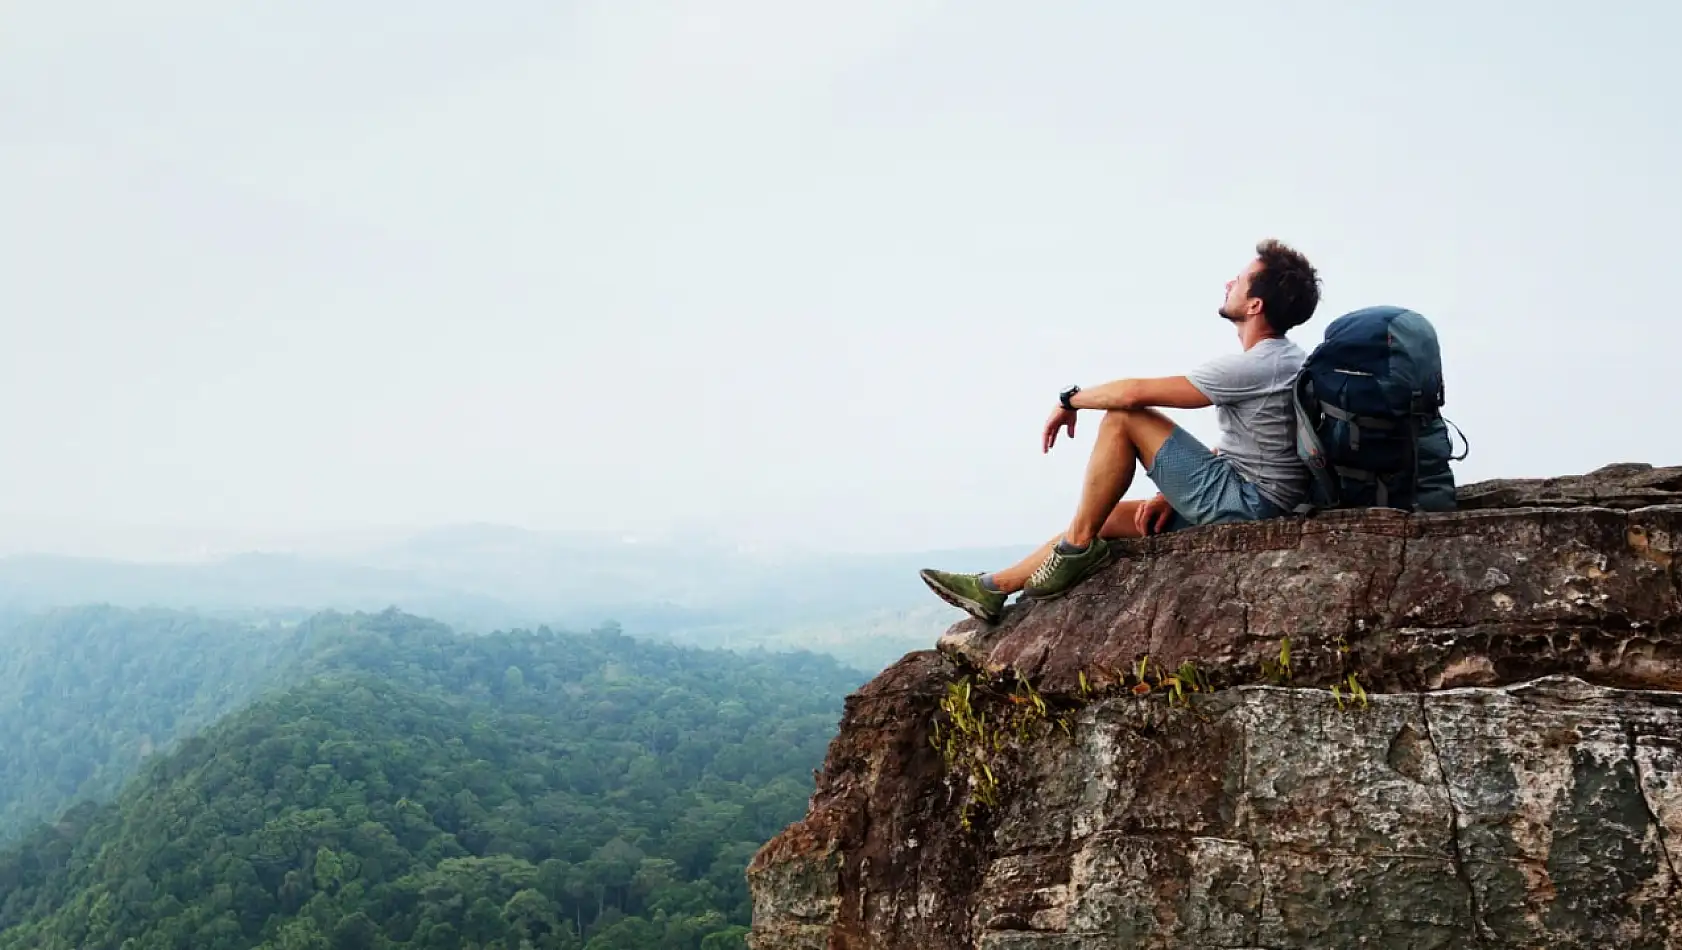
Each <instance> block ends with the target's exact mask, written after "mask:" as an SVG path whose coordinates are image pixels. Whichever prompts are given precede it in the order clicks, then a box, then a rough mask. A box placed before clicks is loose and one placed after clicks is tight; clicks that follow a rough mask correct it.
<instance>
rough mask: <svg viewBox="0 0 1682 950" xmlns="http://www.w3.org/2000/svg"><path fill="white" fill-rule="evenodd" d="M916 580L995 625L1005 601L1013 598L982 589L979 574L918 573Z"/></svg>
mask: <svg viewBox="0 0 1682 950" xmlns="http://www.w3.org/2000/svg"><path fill="white" fill-rule="evenodd" d="M917 576H918V577H921V578H922V579H923V583H925V584H927V585H929V589H930V590H932V591H934V592H935V593H936V594H939V595H940V599H941V600H944V601H946V602H947V603H949V604H951V605H952V606H954V607H958V608H961V609H963V610H966V611H968V612H969V614H970V616H972V617H974V618H976V619H977V620H981V621H984V622H986V623H994V622H996V621H997V620H998V619H999V617H1000V616H1002V615H1003V614H1004V609H1005V600H1006V599H1007V598H1009V597H1010V595H1009V594H1006V593H1004V592H1003V591H997V590H988V589H987V588H986V587H985V586H984V585H982V583H981V575H980V574H948V573H947V572H945V571H931V570H926V569H925V570H921V571H918V572H917Z"/></svg>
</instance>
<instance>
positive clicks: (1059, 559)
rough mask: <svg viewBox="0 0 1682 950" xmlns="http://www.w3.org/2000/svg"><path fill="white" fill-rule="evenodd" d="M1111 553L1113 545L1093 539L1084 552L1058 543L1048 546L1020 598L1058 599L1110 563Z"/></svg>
mask: <svg viewBox="0 0 1682 950" xmlns="http://www.w3.org/2000/svg"><path fill="white" fill-rule="evenodd" d="M1114 553H1115V547H1114V545H1112V544H1111V543H1110V542H1108V541H1105V540H1104V539H1103V538H1093V539H1092V543H1091V544H1088V545H1087V546H1086V547H1084V548H1074V547H1070V546H1069V543H1068V542H1067V541H1059V542H1057V543H1056V544H1054V545H1052V546H1051V553H1050V554H1048V555H1046V558H1045V560H1044V561H1043V562H1041V563H1040V566H1039V567H1038V568H1037V569H1035V571H1034V573H1033V576H1032V577H1029V578H1028V586H1027V587H1026V588H1024V589H1023V591H1022V596H1024V597H1028V598H1031V599H1033V600H1050V599H1052V598H1054V597H1061V596H1062V595H1064V594H1066V593H1068V592H1069V589H1070V588H1072V587H1074V586H1075V585H1076V584H1079V583H1080V582H1081V581H1083V580H1086V579H1087V578H1088V577H1091V576H1092V573H1093V572H1094V571H1096V570H1098V569H1099V568H1100V567H1103V566H1104V565H1105V564H1108V563H1110V556H1111V555H1112V554H1114Z"/></svg>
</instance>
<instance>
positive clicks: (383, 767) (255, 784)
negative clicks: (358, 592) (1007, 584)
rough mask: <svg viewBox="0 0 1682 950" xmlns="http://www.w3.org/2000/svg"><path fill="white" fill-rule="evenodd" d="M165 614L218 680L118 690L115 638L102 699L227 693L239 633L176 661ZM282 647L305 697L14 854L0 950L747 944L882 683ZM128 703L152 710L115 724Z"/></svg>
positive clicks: (308, 639)
mask: <svg viewBox="0 0 1682 950" xmlns="http://www.w3.org/2000/svg"><path fill="white" fill-rule="evenodd" d="M89 616H90V617H91V618H93V619H97V617H98V615H97V614H91V615H89ZM119 616H120V615H118V614H113V615H108V616H107V617H106V619H107V620H108V621H113V622H114V620H115V618H117V617H119ZM149 616H151V617H152V618H153V620H152V623H151V625H150V626H144V627H143V628H142V629H141V630H139V631H137V632H136V633H135V634H134V635H133V637H132V639H133V640H134V641H135V643H136V644H145V643H152V644H154V645H162V646H164V648H165V651H166V652H167V655H168V659H169V660H171V661H172V662H173V664H174V665H178V666H181V667H193V666H200V667H203V668H204V670H203V671H204V673H205V674H206V675H203V676H200V677H198V678H197V679H196V680H195V678H194V676H193V675H192V674H191V673H189V672H180V673H179V674H178V675H177V676H176V677H175V679H170V678H169V677H167V676H166V677H164V678H162V679H160V678H157V677H158V676H160V675H161V674H160V670H161V667H162V666H163V665H167V664H163V663H162V661H159V662H158V663H155V664H152V665H148V664H147V663H142V662H140V661H139V660H138V659H137V657H135V656H134V651H131V650H126V649H120V650H114V651H112V654H111V655H112V657H113V659H112V660H111V661H110V663H109V664H108V666H109V669H106V668H104V667H102V665H101V663H102V661H101V657H99V656H97V655H95V653H94V652H90V651H92V650H94V647H93V646H92V644H96V643H99V642H107V641H109V640H110V639H112V636H111V635H103V636H94V635H93V634H92V633H91V631H90V633H89V635H87V636H84V637H83V638H82V639H81V640H79V641H76V642H78V643H81V644H83V646H81V647H72V649H78V650H80V651H81V652H80V653H79V654H78V659H77V660H76V662H75V663H74V664H72V665H73V666H75V667H76V668H85V669H89V670H91V671H93V672H90V673H89V674H88V676H89V679H90V685H89V687H88V694H89V695H94V692H93V691H94V689H95V687H94V686H93V685H91V684H92V683H94V682H97V683H100V684H102V685H100V686H99V687H98V689H100V690H103V691H106V692H114V693H122V692H124V691H125V687H124V682H125V681H124V680H123V679H122V671H136V672H139V673H140V674H142V678H141V679H140V680H138V681H135V682H131V683H127V692H129V693H147V692H148V691H149V690H157V691H159V692H160V693H161V694H162V695H165V696H177V697H182V698H183V699H190V698H191V697H193V696H200V695H202V693H203V690H204V689H206V688H207V687H205V686H204V685H203V684H205V683H208V682H211V681H214V680H215V679H217V678H218V677H217V676H216V675H215V674H217V673H219V672H222V671H221V670H220V669H219V667H220V666H221V664H223V663H225V662H226V661H227V655H226V654H224V653H217V652H215V651H214V648H213V647H212V643H211V641H214V640H215V639H216V637H217V636H218V635H217V634H212V633H210V632H209V631H208V630H207V631H206V632H205V634H204V636H202V637H201V636H199V635H198V634H197V633H194V634H191V635H188V636H185V637H184V638H182V639H179V640H171V639H170V632H169V630H167V629H163V627H162V625H164V624H165V620H164V619H163V618H162V617H161V615H149ZM84 620H87V618H84ZM68 622H69V621H68V620H67V619H65V618H61V622H60V625H61V626H62V625H63V624H64V623H68ZM219 635H220V636H223V637H227V638H228V640H227V643H228V644H231V645H234V646H242V647H252V648H254V647H255V645H256V644H257V643H258V642H259V641H260V637H259V636H258V634H256V633H254V632H250V631H248V632H246V633H245V634H235V633H231V632H229V631H226V630H224V631H221V633H220V634H219ZM241 637H243V639H241ZM119 638H120V637H119ZM42 642H57V643H59V644H60V645H64V644H66V643H68V642H69V641H68V640H66V639H65V635H64V633H63V631H62V630H60V631H59V633H58V634H56V635H54V636H47V637H46V641H42ZM189 644H197V645H198V646H200V647H204V648H207V649H210V650H211V652H208V653H206V654H204V655H203V656H202V657H200V658H197V659H195V658H194V657H193V656H191V655H190V654H189V653H188V652H186V651H187V650H188V649H189V646H188V645H189ZM264 649H267V650H269V651H270V654H269V663H270V664H271V665H270V667H269V668H270V669H271V670H284V671H285V673H284V675H283V678H286V677H298V679H297V681H296V682H295V683H294V684H293V685H291V686H281V685H274V686H271V688H270V690H269V691H268V692H266V693H264V694H263V695H264V696H265V697H266V698H262V699H260V700H259V701H257V702H256V703H255V705H250V706H248V707H246V708H244V709H242V710H240V711H238V712H235V713H233V714H232V715H231V716H229V717H228V718H226V719H225V720H223V721H221V722H220V723H218V724H216V725H214V726H213V727H211V728H210V729H209V730H208V731H206V732H204V733H203V734H201V735H197V736H194V737H191V738H188V739H185V740H184V741H183V742H182V743H181V744H180V746H179V748H177V749H176V750H174V751H172V752H170V753H168V754H166V755H163V756H161V757H157V758H154V759H152V760H151V761H150V762H148V763H147V764H146V766H145V767H144V768H143V769H142V770H141V773H140V775H139V776H138V777H137V778H136V779H134V780H133V781H132V783H130V784H129V785H128V786H127V787H126V788H125V789H124V791H123V792H122V794H121V795H120V796H119V797H118V798H117V800H116V801H115V802H113V803H111V804H109V805H104V806H99V805H84V806H78V807H77V808H75V809H72V810H71V811H70V812H69V813H67V814H66V815H65V816H63V818H62V819H60V820H59V821H58V822H57V823H56V824H54V825H52V826H44V827H41V828H39V829H38V830H36V831H35V832H33V833H32V834H30V835H29V836H28V837H27V838H26V839H25V840H23V841H22V842H20V843H19V844H18V845H17V846H16V847H14V848H13V849H11V850H9V851H3V852H0V950H23V948H29V950H59V948H64V950H69V948H78V950H80V948H102V950H123V948H130V950H158V948H183V950H185V948H194V950H245V948H252V947H260V948H263V950H299V948H312V950H322V948H375V947H378V948H386V950H399V948H409V947H416V948H419V947H427V948H432V947H438V948H442V947H479V948H487V950H489V948H498V950H516V948H524V947H532V948H548V950H555V948H568V950H571V948H581V947H583V945H584V943H585V941H588V942H589V946H590V947H591V948H593V950H604V948H633V947H635V948H652V947H658V948H673V950H678V948H682V950H727V948H731V947H740V946H741V934H742V933H743V932H744V931H745V928H746V924H747V923H748V914H749V906H748V902H747V892H746V886H745V881H744V880H743V873H742V872H743V870H744V869H745V866H746V862H747V860H748V858H749V856H750V855H751V854H752V852H753V850H754V849H755V848H756V847H757V845H758V844H759V843H760V842H761V841H763V840H764V839H765V838H766V837H768V836H769V835H770V834H772V833H774V832H775V831H776V830H777V829H778V828H780V827H782V826H784V825H785V824H786V823H787V822H789V821H790V820H792V819H793V818H794V817H795V816H797V815H798V814H800V813H801V811H803V809H804V807H805V801H806V797H807V796H808V795H809V794H810V793H811V774H812V769H813V768H815V767H816V765H817V764H818V763H819V761H820V760H821V759H822V756H823V753H824V749H825V747H826V745H827V743H828V740H829V738H830V736H831V735H832V734H833V732H834V729H835V726H836V723H837V720H838V717H839V714H840V710H841V699H842V697H843V696H844V695H845V694H846V693H847V692H848V691H850V690H851V689H853V688H855V687H856V686H857V685H858V684H859V683H860V682H861V681H862V679H863V675H862V674H861V673H859V672H858V671H855V670H851V669H848V668H846V667H843V666H841V665H840V664H838V663H836V662H835V661H833V660H830V659H828V658H823V657H818V656H814V655H811V654H787V655H774V656H771V655H758V656H746V657H744V656H740V655H736V654H731V653H723V652H712V651H697V650H684V649H678V648H674V647H670V646H664V645H660V644H654V643H648V642H646V641H639V640H635V639H632V638H629V637H626V636H623V635H618V634H614V633H611V632H599V633H596V634H587V635H575V634H562V633H554V632H550V631H547V630H540V631H536V632H513V633H500V634H494V635H489V636H481V637H468V636H460V635H457V634H455V633H453V632H451V631H450V630H448V629H447V628H445V627H443V626H442V625H439V624H436V623H433V622H430V621H426V620H421V619H419V618H415V617H412V616H408V615H404V614H400V613H396V612H385V613H381V614H377V615H360V616H346V615H323V616H321V617H317V618H313V619H312V620H310V621H308V622H306V623H304V624H300V625H298V626H297V627H296V628H294V629H292V630H290V631H287V632H285V633H283V634H278V635H277V636H276V637H275V638H274V639H273V640H271V641H269V642H268V645H267V646H266V647H264ZM279 653H289V654H292V655H291V656H290V658H282V657H280V656H278V655H276V654H279ZM262 665H263V661H262V660H260V659H253V660H252V661H251V662H250V663H249V664H248V667H249V668H248V669H247V670H245V671H244V672H239V671H227V672H228V673H231V674H234V676H235V678H239V679H241V681H242V682H256V681H261V680H264V679H265V677H264V676H263V675H262V674H259V673H255V672H253V670H255V668H256V667H259V666H262ZM269 679H270V680H272V679H273V677H272V676H270V677H269ZM45 681H46V678H45V677H41V676H35V677H31V678H29V682H31V683H35V684H40V683H42V682H45ZM195 682H196V683H198V686H197V689H198V690H199V691H200V692H198V693H195V692H194V688H195V687H194V685H193V684H194V683H195ZM275 690H278V692H277V691H275ZM29 696H30V697H31V698H32V699H33V700H35V701H39V700H41V699H42V698H43V696H42V694H40V693H38V692H32V693H30V694H29ZM158 698H161V697H158ZM125 702H126V703H128V704H129V705H130V706H132V707H134V708H138V709H146V708H151V707H152V705H153V701H152V700H146V701H130V700H125V699H123V698H121V697H120V696H112V697H110V698H109V699H107V700H106V701H105V706H106V707H107V708H116V707H117V706H119V705H122V704H123V703H125Z"/></svg>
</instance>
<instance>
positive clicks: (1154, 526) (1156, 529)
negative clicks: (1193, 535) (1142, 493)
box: [1133, 492, 1174, 538]
mask: <svg viewBox="0 0 1682 950" xmlns="http://www.w3.org/2000/svg"><path fill="white" fill-rule="evenodd" d="M1172 517H1174V506H1173V505H1170V504H1169V503H1168V499H1167V498H1165V497H1163V495H1162V493H1161V492H1158V493H1157V496H1156V497H1155V498H1152V499H1151V500H1150V501H1147V502H1145V503H1144V504H1142V505H1140V506H1139V510H1138V511H1137V512H1136V513H1135V514H1134V515H1133V526H1134V527H1135V528H1138V529H1139V536H1140V537H1141V538H1148V537H1150V536H1151V535H1153V534H1160V533H1161V532H1162V529H1163V528H1166V527H1168V519H1170V518H1172Z"/></svg>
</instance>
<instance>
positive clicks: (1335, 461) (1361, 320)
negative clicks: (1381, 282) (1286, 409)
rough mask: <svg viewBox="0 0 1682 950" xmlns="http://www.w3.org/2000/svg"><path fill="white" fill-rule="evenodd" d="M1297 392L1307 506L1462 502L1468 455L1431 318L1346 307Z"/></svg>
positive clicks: (1417, 506)
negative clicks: (1457, 472)
mask: <svg viewBox="0 0 1682 950" xmlns="http://www.w3.org/2000/svg"><path fill="white" fill-rule="evenodd" d="M1293 395H1294V396H1295V401H1296V416H1297V454H1298V455H1299V456H1300V457H1301V458H1302V460H1303V461H1304V462H1306V463H1307V465H1308V468H1309V471H1310V472H1312V473H1313V475H1314V478H1313V482H1312V487H1311V493H1310V501H1309V503H1308V505H1307V507H1308V508H1310V509H1315V508H1373V507H1377V508H1400V509H1403V510H1404V511H1407V510H1411V511H1452V510H1453V509H1454V507H1455V500H1454V472H1453V471H1452V469H1450V467H1449V463H1450V462H1457V461H1459V460H1460V459H1463V458H1465V457H1466V455H1465V453H1464V452H1462V453H1461V454H1460V455H1454V454H1452V453H1453V448H1454V447H1453V443H1452V442H1451V441H1450V440H1449V437H1448V423H1447V421H1446V420H1445V419H1443V417H1442V412H1441V410H1442V406H1443V399H1444V396H1443V368H1442V354H1441V351H1440V350H1439V349H1438V347H1437V331H1436V329H1435V328H1433V327H1432V326H1431V322H1430V321H1429V320H1426V319H1425V318H1424V317H1422V316H1420V315H1419V314H1417V313H1415V312H1414V311H1412V310H1407V309H1404V308H1402V307H1367V308H1365V309H1363V310H1356V311H1354V312H1353V313H1346V314H1344V315H1343V316H1341V317H1338V318H1337V319H1336V320H1333V321H1332V323H1331V325H1330V326H1328V327H1327V328H1326V338H1325V341H1324V342H1322V343H1321V344H1320V345H1319V346H1317V347H1315V348H1314V352H1312V353H1310V354H1309V356H1308V359H1307V360H1306V361H1305V362H1304V363H1303V366H1302V371H1301V372H1300V373H1298V374H1297V380H1296V387H1295V390H1294V393H1293ZM1456 431H1459V430H1458V429H1456ZM1461 441H1462V442H1464V441H1465V436H1464V435H1462V436H1461Z"/></svg>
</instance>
